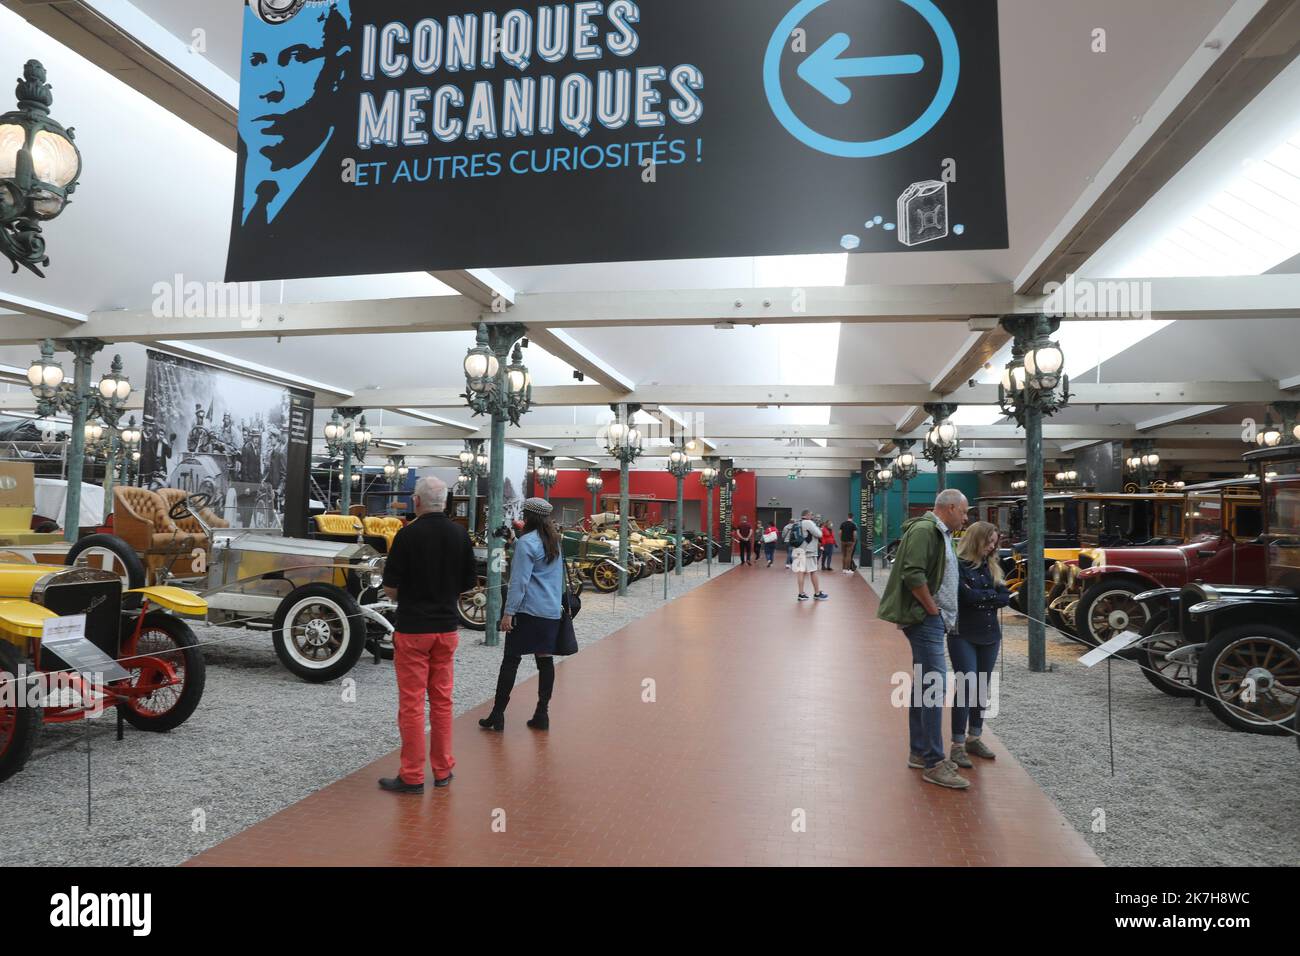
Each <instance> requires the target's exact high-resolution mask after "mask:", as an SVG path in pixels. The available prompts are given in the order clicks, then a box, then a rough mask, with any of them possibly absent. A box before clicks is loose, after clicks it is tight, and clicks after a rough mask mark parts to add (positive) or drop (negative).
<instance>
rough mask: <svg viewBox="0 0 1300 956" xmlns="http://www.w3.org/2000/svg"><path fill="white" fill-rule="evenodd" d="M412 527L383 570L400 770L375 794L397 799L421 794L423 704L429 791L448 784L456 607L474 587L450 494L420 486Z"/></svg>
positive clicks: (425, 482) (435, 484) (427, 482)
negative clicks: (390, 610) (390, 617)
mask: <svg viewBox="0 0 1300 956" xmlns="http://www.w3.org/2000/svg"><path fill="white" fill-rule="evenodd" d="M411 502H412V505H413V507H414V510H415V515H416V517H415V520H414V521H412V522H411V523H410V524H409V525H407V526H406V527H405V528H403V529H402V530H401V531H399V532H397V537H395V538H393V544H392V547H391V548H390V549H389V551H388V560H387V561H385V562H384V593H385V594H386V595H387V596H388V599H389V600H390V601H396V602H397V629H396V631H395V632H394V634H393V671H394V672H395V674H396V676H397V726H398V729H399V730H400V731H401V734H402V763H401V769H400V770H399V771H398V774H397V776H396V777H385V778H383V779H381V780H380V781H379V786H380V787H382V788H383V789H385V790H389V791H392V792H394V793H423V792H424V760H425V754H426V751H425V749H424V743H425V738H424V703H425V698H426V697H427V698H428V701H429V749H428V751H427V754H428V758H429V763H430V764H431V765H432V766H433V785H434V786H435V787H445V786H447V784H449V783H451V778H452V772H451V771H452V768H453V767H455V766H456V759H455V757H453V756H452V753H451V691H452V687H453V685H454V683H455V655H456V647H457V645H458V644H459V643H460V633H459V630H458V628H459V625H460V618H459V615H458V614H457V613H456V602H457V600H458V599H459V597H460V595H461V594H463V593H464V592H466V591H469V590H471V589H473V588H474V587H476V586H477V585H478V569H477V567H476V566H475V561H474V546H473V545H472V544H471V543H470V540H469V534H467V533H466V531H465V529H464V528H462V527H461V526H460V525H458V524H456V523H455V522H453V521H452V520H451V519H450V518H448V517H447V515H446V510H445V509H446V507H447V486H446V485H445V484H443V483H442V482H441V481H439V480H438V479H437V478H434V477H432V476H426V477H424V478H421V479H420V480H419V481H418V482H416V484H415V491H414V493H413V494H412V495H411Z"/></svg>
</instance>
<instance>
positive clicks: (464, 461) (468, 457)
mask: <svg viewBox="0 0 1300 956" xmlns="http://www.w3.org/2000/svg"><path fill="white" fill-rule="evenodd" d="M456 457H457V459H459V461H460V466H461V468H468V467H469V466H470V465H472V464H474V453H473V452H472V451H470V450H468V449H466V450H465V451H463V452H461V453H460V454H459V455H457V456H456Z"/></svg>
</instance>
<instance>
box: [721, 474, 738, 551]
mask: <svg viewBox="0 0 1300 956" xmlns="http://www.w3.org/2000/svg"><path fill="white" fill-rule="evenodd" d="M718 470H719V471H721V472H722V477H723V482H722V485H721V487H720V488H719V490H718V536H719V537H720V538H721V539H722V540H721V541H719V542H718V545H719V548H720V550H719V553H718V560H719V561H721V562H722V563H723V564H730V563H731V551H732V541H731V519H732V502H731V499H732V492H734V491H735V490H736V489H735V486H734V484H733V482H734V481H735V480H736V468H735V462H733V461H732V460H731V459H730V458H724V459H722V461H720V462H719V463H718Z"/></svg>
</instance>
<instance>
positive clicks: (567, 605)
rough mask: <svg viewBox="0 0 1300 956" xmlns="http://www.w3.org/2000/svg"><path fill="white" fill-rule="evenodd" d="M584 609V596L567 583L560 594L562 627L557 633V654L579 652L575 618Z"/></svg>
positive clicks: (569, 654) (565, 654)
mask: <svg viewBox="0 0 1300 956" xmlns="http://www.w3.org/2000/svg"><path fill="white" fill-rule="evenodd" d="M581 610H582V598H580V597H578V595H576V594H574V593H573V592H572V591H570V590H569V588H568V586H567V585H566V586H565V588H564V592H563V593H562V594H561V595H560V629H559V631H558V632H556V635H555V656H556V657H570V656H572V655H574V654H576V653H578V634H577V632H576V631H575V630H574V629H573V619H574V617H576V616H577V614H578V612H579V611H581Z"/></svg>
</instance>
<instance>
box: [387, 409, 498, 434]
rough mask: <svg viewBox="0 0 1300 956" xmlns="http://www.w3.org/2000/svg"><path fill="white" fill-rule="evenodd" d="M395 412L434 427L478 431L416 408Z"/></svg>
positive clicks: (476, 428) (475, 426)
mask: <svg viewBox="0 0 1300 956" xmlns="http://www.w3.org/2000/svg"><path fill="white" fill-rule="evenodd" d="M397 411H398V412H399V413H400V414H402V415H410V416H411V417H412V418H418V419H420V420H421V421H426V422H432V423H433V424H434V425H446V426H447V427H448V428H462V429H464V430H465V431H467V432H476V431H478V426H477V425H467V424H465V422H458V421H456V420H455V419H454V418H444V417H443V416H441V415H433V414H430V413H429V412H424V411H421V410H420V409H418V408H399V409H398V410H397Z"/></svg>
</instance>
